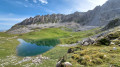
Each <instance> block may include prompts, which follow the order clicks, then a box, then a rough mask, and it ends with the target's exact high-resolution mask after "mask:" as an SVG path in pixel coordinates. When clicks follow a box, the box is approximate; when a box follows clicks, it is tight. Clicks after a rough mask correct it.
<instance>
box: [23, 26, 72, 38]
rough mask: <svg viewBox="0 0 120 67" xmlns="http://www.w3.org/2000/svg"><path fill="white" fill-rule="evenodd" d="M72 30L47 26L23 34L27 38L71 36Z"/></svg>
mask: <svg viewBox="0 0 120 67" xmlns="http://www.w3.org/2000/svg"><path fill="white" fill-rule="evenodd" d="M70 33H71V32H68V31H64V30H61V29H60V28H47V29H42V30H38V31H34V32H30V33H27V34H22V37H23V38H25V39H34V40H37V39H41V40H42V39H57V38H61V37H66V36H69V35H70Z"/></svg>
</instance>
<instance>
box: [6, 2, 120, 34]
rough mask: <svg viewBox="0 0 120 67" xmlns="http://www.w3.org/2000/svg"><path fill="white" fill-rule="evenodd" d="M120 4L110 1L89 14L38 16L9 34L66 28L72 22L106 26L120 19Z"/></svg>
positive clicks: (24, 21) (14, 28)
mask: <svg viewBox="0 0 120 67" xmlns="http://www.w3.org/2000/svg"><path fill="white" fill-rule="evenodd" d="M119 3H120V0H108V1H107V2H106V3H105V4H103V5H102V6H97V7H96V8H95V9H93V10H89V11H88V12H75V13H73V14H68V15H64V14H52V15H44V16H40V15H38V16H35V17H34V18H32V17H30V18H27V19H25V20H23V21H22V22H21V23H18V24H16V25H15V26H13V27H12V28H11V29H10V30H8V32H9V33H13V32H17V31H19V33H20V32H21V33H26V32H22V31H23V30H24V29H26V30H27V32H29V31H31V29H33V28H44V27H45V28H49V27H51V26H52V27H56V26H57V27H58V26H62V25H63V26H66V25H64V23H70V22H73V23H76V24H77V25H78V24H79V25H81V26H105V25H107V24H108V23H109V21H110V20H113V19H115V18H118V17H120V7H119V6H120V4H119ZM59 23H60V24H59ZM62 23H63V24H62ZM70 25H72V24H70ZM68 26H69V25H68ZM23 28H24V29H23ZM28 30H29V31H28Z"/></svg>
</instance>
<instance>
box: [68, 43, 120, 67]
mask: <svg viewBox="0 0 120 67" xmlns="http://www.w3.org/2000/svg"><path fill="white" fill-rule="evenodd" d="M77 47H80V48H82V49H83V50H81V51H80V50H77V51H75V52H74V53H70V54H67V56H68V58H67V61H68V62H71V63H72V64H73V67H77V66H78V67H81V66H83V67H86V66H87V67H109V66H110V65H118V66H120V63H119V61H120V60H119V59H120V47H118V46H117V45H112V46H77ZM113 47H116V48H117V50H113ZM73 57H74V58H73ZM83 57H84V59H82V58H83ZM97 59H98V60H97ZM90 60H91V61H90Z"/></svg>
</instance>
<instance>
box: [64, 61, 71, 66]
mask: <svg viewBox="0 0 120 67" xmlns="http://www.w3.org/2000/svg"><path fill="white" fill-rule="evenodd" d="M64 67H72V64H71V63H70V62H64Z"/></svg>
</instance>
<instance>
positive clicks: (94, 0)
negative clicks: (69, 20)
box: [88, 0, 108, 5]
mask: <svg viewBox="0 0 120 67" xmlns="http://www.w3.org/2000/svg"><path fill="white" fill-rule="evenodd" d="M88 1H89V2H91V3H93V4H95V5H103V4H104V3H105V2H106V1H108V0H88Z"/></svg>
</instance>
